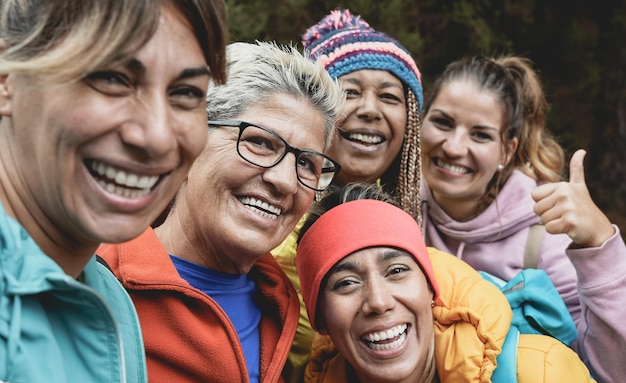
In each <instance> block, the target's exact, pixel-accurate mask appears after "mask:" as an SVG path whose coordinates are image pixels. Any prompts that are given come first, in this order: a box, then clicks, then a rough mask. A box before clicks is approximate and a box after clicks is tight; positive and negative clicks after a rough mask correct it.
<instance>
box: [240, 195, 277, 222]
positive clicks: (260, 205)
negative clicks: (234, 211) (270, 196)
mask: <svg viewBox="0 0 626 383" xmlns="http://www.w3.org/2000/svg"><path fill="white" fill-rule="evenodd" d="M238 199H239V202H241V203H242V204H244V206H245V207H247V208H248V209H250V210H252V211H254V212H255V213H257V214H259V215H262V216H263V217H265V218H270V219H278V217H279V216H280V215H281V214H282V209H281V208H279V207H278V206H274V205H270V204H269V203H267V202H265V201H261V200H260V199H258V198H254V197H238Z"/></svg>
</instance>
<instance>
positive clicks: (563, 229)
mask: <svg viewBox="0 0 626 383" xmlns="http://www.w3.org/2000/svg"><path fill="white" fill-rule="evenodd" d="M585 154H586V152H585V151H584V150H582V149H579V150H577V151H576V153H574V155H573V156H572V158H571V160H570V180H569V182H555V183H549V184H544V185H541V186H538V187H537V188H536V189H535V190H534V191H533V193H532V197H533V199H534V200H535V207H534V210H535V213H536V214H537V215H538V216H540V217H541V222H543V223H544V224H545V227H546V231H547V232H548V233H552V234H560V233H565V234H567V235H569V236H570V238H572V241H574V243H575V244H577V245H578V246H579V247H597V246H600V245H602V244H603V243H604V242H605V241H606V240H607V239H608V238H609V237H611V236H612V235H613V234H614V233H615V228H614V227H613V226H612V225H611V221H609V219H608V218H607V217H606V215H604V213H603V212H602V211H601V210H600V209H599V208H598V206H596V204H595V203H594V202H593V200H592V199H591V195H590V194H589V190H588V189H587V184H586V183H585V168H584V166H583V160H584V158H585Z"/></svg>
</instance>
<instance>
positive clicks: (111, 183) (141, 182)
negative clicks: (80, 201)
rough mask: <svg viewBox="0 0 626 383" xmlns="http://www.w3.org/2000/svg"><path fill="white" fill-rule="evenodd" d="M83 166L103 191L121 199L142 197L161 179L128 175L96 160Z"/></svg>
mask: <svg viewBox="0 0 626 383" xmlns="http://www.w3.org/2000/svg"><path fill="white" fill-rule="evenodd" d="M85 165H86V166H87V169H89V173H91V175H92V176H93V177H94V178H95V179H96V182H98V184H99V185H100V186H101V187H102V188H103V189H105V190H106V191H108V192H109V193H114V194H117V195H119V196H122V197H128V198H138V197H143V196H145V195H147V194H148V193H150V191H151V190H152V189H153V188H154V186H155V185H156V184H157V183H158V182H159V179H160V178H161V176H146V175H140V174H135V173H130V172H127V171H124V170H122V169H119V168H116V167H113V166H111V165H107V164H105V163H103V162H100V161H96V160H88V161H85Z"/></svg>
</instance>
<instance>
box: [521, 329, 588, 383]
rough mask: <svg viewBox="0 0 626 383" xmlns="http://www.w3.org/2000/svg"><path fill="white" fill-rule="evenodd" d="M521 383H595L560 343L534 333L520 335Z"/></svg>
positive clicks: (572, 352) (576, 358) (576, 357)
mask: <svg viewBox="0 0 626 383" xmlns="http://www.w3.org/2000/svg"><path fill="white" fill-rule="evenodd" d="M517 378H518V382H519V383H537V382H546V383H551V382H568V383H588V382H593V380H592V379H591V374H590V373H589V370H588V369H587V367H586V366H585V365H584V363H583V362H582V361H581V360H580V358H579V357H578V355H577V354H576V353H575V352H574V351H573V350H572V349H571V348H569V347H567V346H566V345H564V344H563V343H561V342H559V341H558V340H556V339H554V338H552V337H549V336H545V335H534V334H521V335H520V337H519V343H518V346H517Z"/></svg>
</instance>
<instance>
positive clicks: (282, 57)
mask: <svg viewBox="0 0 626 383" xmlns="http://www.w3.org/2000/svg"><path fill="white" fill-rule="evenodd" d="M226 52H227V57H226V59H227V67H228V69H227V71H228V80H227V82H226V84H225V85H221V86H220V85H216V84H215V83H214V82H211V83H210V84H209V89H208V92H207V113H208V117H209V120H227V119H233V118H235V117H236V116H238V115H241V114H243V113H244V112H245V111H246V110H247V109H248V108H250V107H251V106H253V105H255V104H257V103H259V102H262V101H264V100H266V99H267V98H268V97H269V96H271V95H275V94H286V95H289V96H293V97H295V98H296V99H299V100H302V99H304V100H308V101H309V102H310V103H311V104H312V105H313V106H314V107H315V108H317V109H318V110H319V111H320V112H321V113H322V114H323V115H324V118H325V120H326V124H325V125H326V137H325V143H326V144H325V147H324V150H326V149H327V148H328V147H329V146H330V142H331V140H332V137H333V132H334V127H335V120H336V118H337V116H338V114H339V113H340V112H341V111H342V109H343V104H344V100H345V96H344V93H343V91H342V90H341V88H340V87H339V85H338V83H337V81H336V80H334V79H332V78H331V77H330V75H329V74H328V72H326V70H325V69H324V67H323V66H322V64H321V63H320V62H315V61H312V60H311V59H309V58H306V57H304V56H303V55H302V54H301V53H300V52H299V51H298V50H297V49H296V47H294V46H292V45H289V46H287V45H278V44H276V43H274V42H261V41H257V42H256V43H242V42H237V43H232V44H230V45H228V47H227V48H226Z"/></svg>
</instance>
